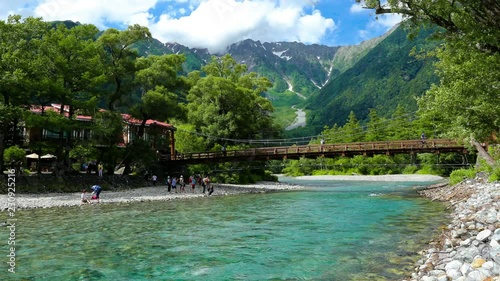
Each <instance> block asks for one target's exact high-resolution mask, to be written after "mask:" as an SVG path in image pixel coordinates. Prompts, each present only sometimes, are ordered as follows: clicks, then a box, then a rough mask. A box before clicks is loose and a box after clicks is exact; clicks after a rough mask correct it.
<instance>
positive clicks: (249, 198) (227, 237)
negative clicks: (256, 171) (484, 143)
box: [0, 178, 447, 281]
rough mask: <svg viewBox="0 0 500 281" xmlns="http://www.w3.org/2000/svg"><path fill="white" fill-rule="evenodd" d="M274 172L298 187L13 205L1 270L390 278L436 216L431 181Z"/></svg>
mask: <svg viewBox="0 0 500 281" xmlns="http://www.w3.org/2000/svg"><path fill="white" fill-rule="evenodd" d="M282 181H285V182H291V183H294V184H300V185H304V186H306V189H304V190H294V191H280V192H272V193H264V194H242V195H232V196H215V197H203V198H195V199H186V200H174V201H156V202H147V203H145V202H143V203H126V204H118V203H117V204H100V205H94V206H89V205H87V206H81V207H69V208H51V209H35V210H18V211H17V212H16V218H17V223H16V230H15V231H16V233H15V235H16V237H15V239H16V249H15V254H16V273H10V272H8V268H9V265H8V263H7V262H8V261H9V257H8V254H9V246H8V245H7V244H8V243H7V241H8V237H9V231H8V229H7V228H6V227H3V228H2V229H0V235H1V237H2V238H1V239H2V240H3V241H4V242H3V243H1V244H2V246H1V247H0V250H1V251H2V254H1V257H3V259H4V261H3V262H2V263H1V265H0V270H2V271H3V272H2V273H1V274H0V279H1V280H51V281H52V280H56V281H57V280H111V281H120V280H214V281H215V280H217V281H220V280H255V281H257V280H258V281H260V280H275V281H277V280H342V281H344V280H370V281H371V280H401V279H403V278H404V277H405V276H406V274H408V273H409V272H411V271H412V268H413V267H414V266H415V262H416V261H417V260H418V259H419V256H418V255H417V254H416V253H417V252H418V251H420V250H422V249H424V248H425V247H426V243H427V242H428V241H429V239H430V238H432V236H433V235H434V234H436V232H435V230H436V229H438V228H439V227H440V226H441V225H443V224H445V223H446V221H447V212H446V210H445V208H444V205H443V204H441V203H437V202H430V201H429V200H427V199H424V198H420V197H419V196H417V193H416V191H415V189H417V188H419V187H422V186H423V185H426V184H431V183H424V184H422V183H414V182H361V181H359V182H353V181H349V182H347V181H331V180H330V181H326V180H309V181H306V180H298V179H292V178H282ZM102 197H103V198H104V200H105V197H106V194H105V192H104V193H103V194H102ZM1 214H2V218H5V216H6V214H5V212H2V213H1Z"/></svg>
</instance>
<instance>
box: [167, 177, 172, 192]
mask: <svg viewBox="0 0 500 281" xmlns="http://www.w3.org/2000/svg"><path fill="white" fill-rule="evenodd" d="M167 190H168V193H170V191H172V179H171V178H170V176H168V177H167Z"/></svg>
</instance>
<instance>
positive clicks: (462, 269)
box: [460, 263, 473, 276]
mask: <svg viewBox="0 0 500 281" xmlns="http://www.w3.org/2000/svg"><path fill="white" fill-rule="evenodd" d="M472 270H473V268H472V266H471V265H470V264H468V263H464V264H463V265H462V266H461V267H460V272H461V273H462V275H463V276H467V274H469V272H471V271H472Z"/></svg>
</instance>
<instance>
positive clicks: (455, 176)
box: [450, 169, 476, 185]
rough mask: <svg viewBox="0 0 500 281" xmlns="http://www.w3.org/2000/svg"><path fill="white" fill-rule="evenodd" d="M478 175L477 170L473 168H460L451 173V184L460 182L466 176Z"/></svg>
mask: <svg viewBox="0 0 500 281" xmlns="http://www.w3.org/2000/svg"><path fill="white" fill-rule="evenodd" d="M475 176H476V171H475V170H473V169H459V170H455V171H453V172H451V174H450V185H455V184H457V183H460V182H461V181H463V180H464V179H466V178H470V179H472V178H474V177H475Z"/></svg>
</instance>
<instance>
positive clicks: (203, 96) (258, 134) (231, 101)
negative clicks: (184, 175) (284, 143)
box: [187, 55, 275, 147]
mask: <svg viewBox="0 0 500 281" xmlns="http://www.w3.org/2000/svg"><path fill="white" fill-rule="evenodd" d="M202 70H203V72H204V73H203V74H206V76H204V77H202V76H201V74H200V73H197V72H195V73H192V74H191V83H192V84H193V86H192V88H191V90H190V91H189V94H188V96H187V100H188V107H189V110H188V122H189V123H191V124H193V125H195V127H196V128H197V129H198V130H200V132H201V133H203V134H206V135H210V136H216V137H218V138H219V140H217V141H215V140H213V139H211V140H209V143H208V147H212V146H213V144H214V143H215V142H218V143H221V142H223V140H220V139H249V138H256V139H259V138H264V137H269V136H271V135H272V134H274V133H275V131H274V130H273V128H274V125H273V120H272V117H271V115H270V113H271V112H272V111H273V107H272V105H271V102H270V101H269V100H268V99H266V98H264V97H263V95H262V94H263V92H264V91H266V90H267V89H268V87H270V86H271V83H270V82H269V80H267V79H266V78H264V77H259V76H257V74H255V73H246V66H245V65H242V64H238V63H237V62H236V61H235V60H234V59H233V58H232V57H231V56H229V55H226V56H224V57H222V58H217V57H212V61H211V62H210V63H209V64H207V65H206V66H205V67H203V69H202Z"/></svg>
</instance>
